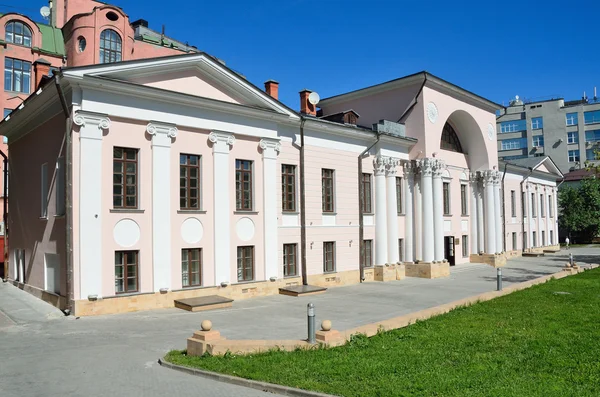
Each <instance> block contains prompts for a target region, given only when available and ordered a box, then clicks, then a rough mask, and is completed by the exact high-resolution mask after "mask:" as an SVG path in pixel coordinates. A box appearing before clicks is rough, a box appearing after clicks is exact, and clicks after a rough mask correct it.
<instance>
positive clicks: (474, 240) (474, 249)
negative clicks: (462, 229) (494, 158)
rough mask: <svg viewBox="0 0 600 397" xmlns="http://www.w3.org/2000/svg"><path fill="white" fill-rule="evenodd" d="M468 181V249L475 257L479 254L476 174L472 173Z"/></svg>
mask: <svg viewBox="0 0 600 397" xmlns="http://www.w3.org/2000/svg"><path fill="white" fill-rule="evenodd" d="M469 181H470V189H471V214H470V219H469V221H470V224H471V225H470V226H471V238H470V240H471V247H470V251H469V252H470V253H471V254H473V255H477V254H479V249H478V245H479V236H478V235H477V223H478V219H477V215H478V212H477V184H478V178H477V173H475V172H472V173H471V175H470V178H469Z"/></svg>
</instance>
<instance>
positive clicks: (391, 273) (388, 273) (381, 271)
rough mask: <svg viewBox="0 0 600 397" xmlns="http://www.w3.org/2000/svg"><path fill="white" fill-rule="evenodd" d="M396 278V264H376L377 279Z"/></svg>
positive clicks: (388, 279)
mask: <svg viewBox="0 0 600 397" xmlns="http://www.w3.org/2000/svg"><path fill="white" fill-rule="evenodd" d="M392 280H396V266H375V281H392Z"/></svg>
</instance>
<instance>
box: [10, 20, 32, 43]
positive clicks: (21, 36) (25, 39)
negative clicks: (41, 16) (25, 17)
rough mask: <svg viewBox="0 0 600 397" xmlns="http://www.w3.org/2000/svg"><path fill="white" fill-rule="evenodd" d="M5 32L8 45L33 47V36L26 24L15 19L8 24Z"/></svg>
mask: <svg viewBox="0 0 600 397" xmlns="http://www.w3.org/2000/svg"><path fill="white" fill-rule="evenodd" d="M4 32H5V40H6V42H7V43H12V44H17V45H22V46H25V47H31V41H32V37H33V34H32V32H31V28H30V27H29V25H27V24H26V23H25V22H23V21H19V20H18V19H13V20H11V21H9V22H8V23H7V24H6V26H5V27H4Z"/></svg>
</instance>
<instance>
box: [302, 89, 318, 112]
mask: <svg viewBox="0 0 600 397" xmlns="http://www.w3.org/2000/svg"><path fill="white" fill-rule="evenodd" d="M311 93H312V91H310V90H307V89H304V90H302V91H300V113H302V114H308V115H310V116H316V115H317V109H315V105H313V104H312V103H310V102H308V96H309V95H310V94H311Z"/></svg>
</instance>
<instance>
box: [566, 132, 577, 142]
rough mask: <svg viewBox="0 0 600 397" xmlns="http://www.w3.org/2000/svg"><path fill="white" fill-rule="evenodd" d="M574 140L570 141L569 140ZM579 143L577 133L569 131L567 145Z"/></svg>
mask: <svg viewBox="0 0 600 397" xmlns="http://www.w3.org/2000/svg"><path fill="white" fill-rule="evenodd" d="M572 137H573V138H574V139H571V138H572ZM577 143H579V131H569V132H567V144H577Z"/></svg>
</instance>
